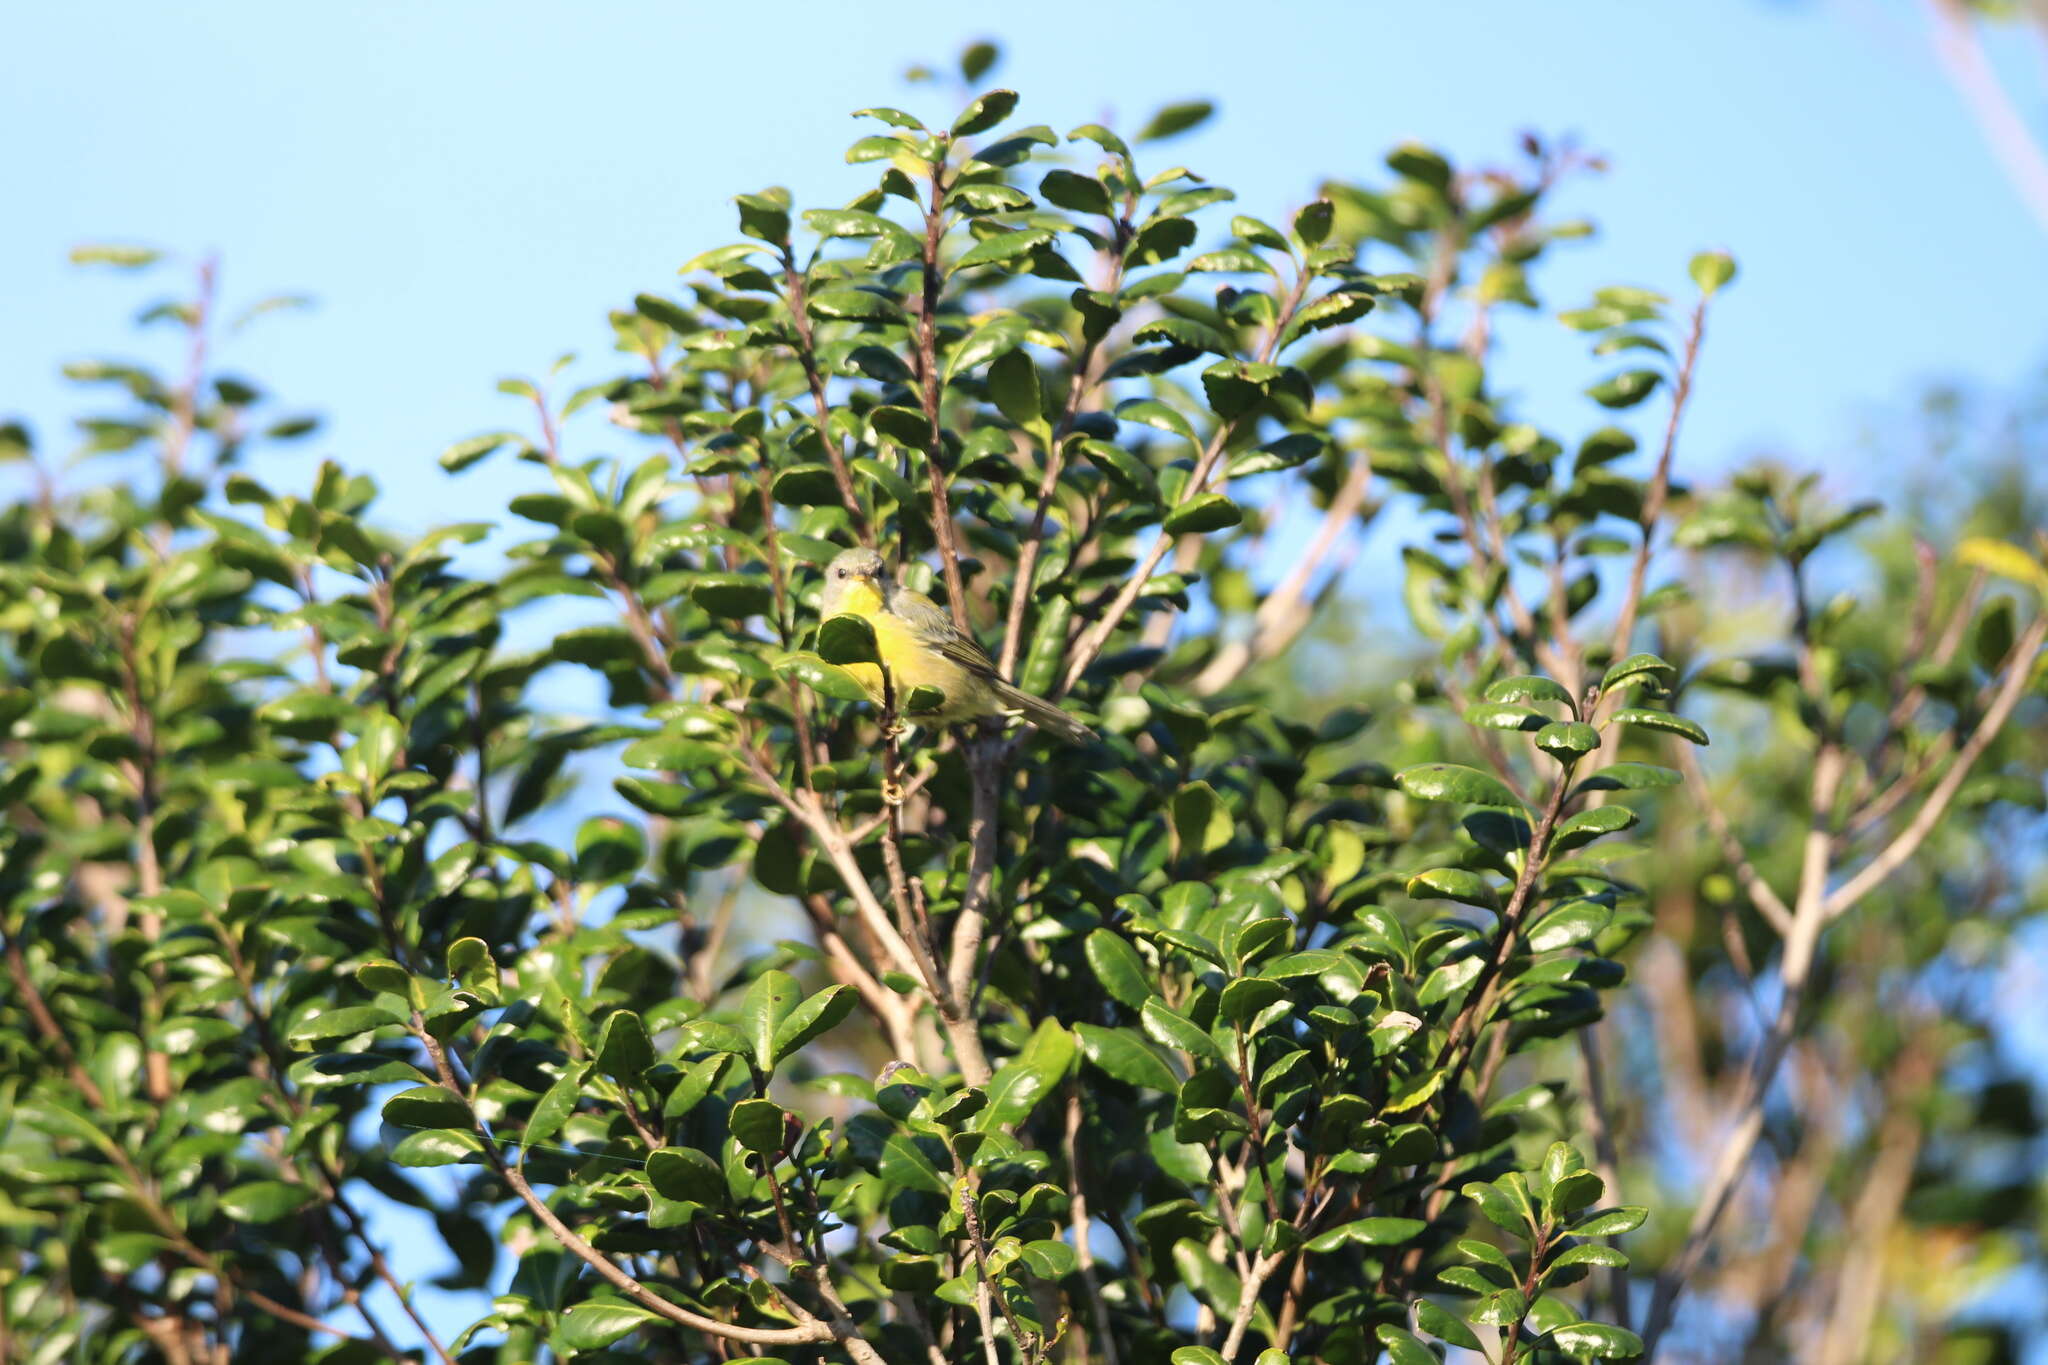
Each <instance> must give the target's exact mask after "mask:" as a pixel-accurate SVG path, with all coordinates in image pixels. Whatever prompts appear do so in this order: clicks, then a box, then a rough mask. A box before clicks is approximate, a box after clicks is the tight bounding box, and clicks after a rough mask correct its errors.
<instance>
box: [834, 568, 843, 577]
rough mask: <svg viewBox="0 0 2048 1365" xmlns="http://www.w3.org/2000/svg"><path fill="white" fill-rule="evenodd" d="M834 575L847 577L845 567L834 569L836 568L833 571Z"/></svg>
mask: <svg viewBox="0 0 2048 1365" xmlns="http://www.w3.org/2000/svg"><path fill="white" fill-rule="evenodd" d="M832 576H833V577H834V578H844V577H846V570H845V569H834V570H833V571H832Z"/></svg>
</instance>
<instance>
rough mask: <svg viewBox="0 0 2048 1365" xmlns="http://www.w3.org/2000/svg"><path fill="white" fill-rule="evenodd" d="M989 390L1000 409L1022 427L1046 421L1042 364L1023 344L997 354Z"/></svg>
mask: <svg viewBox="0 0 2048 1365" xmlns="http://www.w3.org/2000/svg"><path fill="white" fill-rule="evenodd" d="M988 392H989V397H990V398H991V399H993V400H994V401H995V405H996V410H997V411H998V412H1000V413H1002V414H1003V416H1005V417H1007V418H1009V419H1010V420H1011V421H1012V422H1015V423H1016V424H1017V425H1018V426H1031V425H1033V424H1035V423H1038V422H1042V421H1044V420H1045V394H1044V390H1043V387H1042V385H1041V384H1040V382H1039V377H1038V366H1037V365H1036V364H1035V363H1033V361H1032V359H1031V357H1030V355H1028V354H1027V353H1026V352H1025V350H1024V348H1023V347H1021V346H1020V347H1018V348H1017V349H1016V350H1014V351H1006V352H1004V353H1003V354H1002V355H999V356H997V357H996V358H995V360H994V361H993V362H992V363H991V364H990V365H989V367H988Z"/></svg>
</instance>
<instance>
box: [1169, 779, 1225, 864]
mask: <svg viewBox="0 0 2048 1365" xmlns="http://www.w3.org/2000/svg"><path fill="white" fill-rule="evenodd" d="M1173 829H1174V834H1175V837H1177V838H1178V839H1179V840H1180V851H1181V856H1182V857H1184V858H1193V857H1199V856H1201V855H1203V854H1208V853H1214V852H1215V851H1216V850H1217V849H1220V848H1222V847H1223V846H1224V845H1226V844H1228V843H1229V842H1230V840H1231V837H1232V835H1233V834H1234V832H1235V830H1236V823H1235V822H1234V821H1233V820H1232V819H1231V818H1230V811H1229V809H1228V808H1227V807H1225V806H1224V804H1223V798H1222V797H1220V796H1218V795H1217V794H1216V789H1215V788H1214V787H1211V786H1210V785H1209V784H1208V783H1207V782H1190V783H1188V784H1187V785H1186V786H1185V787H1182V788H1181V789H1180V790H1179V791H1176V792H1175V793H1174V794H1173Z"/></svg>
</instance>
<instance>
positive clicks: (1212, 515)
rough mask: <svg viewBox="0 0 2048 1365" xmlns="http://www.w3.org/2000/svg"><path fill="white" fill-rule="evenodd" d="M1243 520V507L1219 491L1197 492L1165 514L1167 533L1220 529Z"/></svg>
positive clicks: (1179, 533) (1183, 533)
mask: <svg viewBox="0 0 2048 1365" xmlns="http://www.w3.org/2000/svg"><path fill="white" fill-rule="evenodd" d="M1243 520H1244V509H1243V508H1242V507H1239V506H1238V505H1237V504H1236V503H1234V502H1232V501H1231V500H1230V499H1229V498H1227V497H1225V496H1224V495H1223V494H1221V493H1197V494H1196V495H1195V496H1194V497H1192V498H1189V499H1188V500H1187V501H1186V502H1183V503H1181V504H1180V505H1179V506H1178V507H1175V508H1174V509H1173V510H1172V511H1171V512H1168V513H1167V514H1166V523H1165V525H1166V533H1167V534H1168V535H1174V536H1179V535H1199V534H1201V533H1203V532H1205V531H1220V530H1223V529H1224V528H1225V527H1228V526H1235V525H1237V524H1238V523H1239V522H1241V521H1243Z"/></svg>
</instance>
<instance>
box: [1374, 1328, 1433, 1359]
mask: <svg viewBox="0 0 2048 1365" xmlns="http://www.w3.org/2000/svg"><path fill="white" fill-rule="evenodd" d="M1373 1336H1374V1337H1375V1338H1376V1339H1377V1340H1378V1341H1379V1343H1380V1345H1382V1346H1384V1347H1386V1348H1387V1359H1388V1361H1389V1362H1390V1363H1391V1365H1439V1362H1438V1361H1437V1358H1436V1352H1434V1351H1432V1350H1430V1349H1429V1348H1428V1347H1427V1346H1425V1345H1423V1344H1422V1342H1421V1341H1420V1340H1419V1339H1418V1338H1417V1337H1416V1336H1415V1334H1414V1333H1413V1332H1410V1331H1408V1330H1407V1329H1406V1328H1403V1327H1396V1326H1394V1325H1393V1324H1392V1323H1388V1322H1383V1323H1381V1324H1380V1325H1379V1326H1378V1327H1375V1328H1374V1329H1373Z"/></svg>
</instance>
